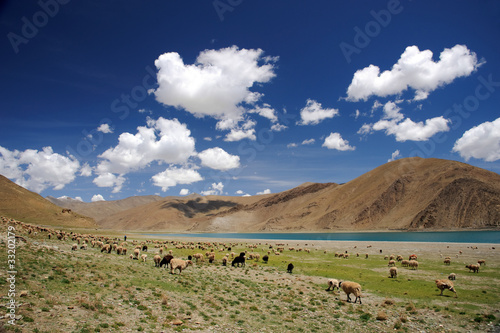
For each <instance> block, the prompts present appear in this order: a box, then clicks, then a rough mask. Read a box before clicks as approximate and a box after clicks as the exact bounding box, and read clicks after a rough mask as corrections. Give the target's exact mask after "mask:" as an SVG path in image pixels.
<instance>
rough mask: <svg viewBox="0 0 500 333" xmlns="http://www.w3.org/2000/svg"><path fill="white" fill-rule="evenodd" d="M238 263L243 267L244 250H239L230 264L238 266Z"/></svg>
mask: <svg viewBox="0 0 500 333" xmlns="http://www.w3.org/2000/svg"><path fill="white" fill-rule="evenodd" d="M240 264H241V267H245V252H241V253H240V256H239V257H236V258H234V259H233V262H232V263H231V266H233V267H236V265H238V267H240Z"/></svg>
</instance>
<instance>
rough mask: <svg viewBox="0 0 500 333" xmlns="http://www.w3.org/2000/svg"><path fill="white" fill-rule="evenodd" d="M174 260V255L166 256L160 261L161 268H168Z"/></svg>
mask: <svg viewBox="0 0 500 333" xmlns="http://www.w3.org/2000/svg"><path fill="white" fill-rule="evenodd" d="M173 258H174V256H173V255H171V254H167V255H166V256H164V257H163V259H162V260H161V261H160V268H161V267H162V266H163V265H165V267H168V265H169V264H170V260H172V259H173Z"/></svg>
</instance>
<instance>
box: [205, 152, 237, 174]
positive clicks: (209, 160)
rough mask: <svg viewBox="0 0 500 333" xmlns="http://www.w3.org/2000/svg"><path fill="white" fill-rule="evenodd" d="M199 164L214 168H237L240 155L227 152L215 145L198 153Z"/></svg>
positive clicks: (223, 169)
mask: <svg viewBox="0 0 500 333" xmlns="http://www.w3.org/2000/svg"><path fill="white" fill-rule="evenodd" d="M198 157H199V158H200V160H201V165H203V166H206V167H209V168H212V169H215V170H222V171H225V170H229V169H235V168H239V166H240V157H239V156H236V155H231V154H229V153H227V152H226V151H225V150H224V149H222V148H219V147H215V148H209V149H206V150H204V151H202V152H201V153H199V154H198Z"/></svg>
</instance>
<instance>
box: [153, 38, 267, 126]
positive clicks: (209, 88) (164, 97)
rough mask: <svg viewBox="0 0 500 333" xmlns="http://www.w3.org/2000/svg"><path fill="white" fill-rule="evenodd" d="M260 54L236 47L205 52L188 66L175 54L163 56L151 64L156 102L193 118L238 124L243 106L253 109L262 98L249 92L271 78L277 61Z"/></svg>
mask: <svg viewBox="0 0 500 333" xmlns="http://www.w3.org/2000/svg"><path fill="white" fill-rule="evenodd" d="M263 53H264V52H263V51H262V50H261V49H256V50H255V49H250V50H248V49H239V48H238V47H237V46H232V47H228V48H224V49H220V50H205V51H203V52H201V53H200V54H199V55H198V58H197V59H196V62H195V63H194V64H191V65H190V64H185V63H184V61H183V60H182V58H181V56H180V55H179V54H178V53H176V52H170V53H164V54H162V55H161V56H159V57H158V59H157V60H156V61H155V66H156V67H157V69H158V74H157V80H158V85H159V87H158V88H157V89H156V90H155V91H154V94H155V96H156V99H157V101H159V102H160V103H163V104H165V105H171V106H175V107H178V108H183V109H184V110H186V111H187V112H190V113H192V114H193V115H195V116H197V117H203V116H210V117H213V118H216V119H233V120H239V119H241V117H242V116H243V114H244V113H245V112H246V110H247V109H246V108H245V107H244V106H243V105H244V104H247V105H253V104H255V103H256V102H257V101H258V100H260V98H261V96H262V95H261V94H260V93H258V92H253V91H250V88H251V87H252V86H254V85H255V84H256V83H265V82H269V81H270V80H271V79H272V78H273V77H274V76H275V73H274V64H273V63H274V62H275V61H276V60H277V58H272V57H263V56H262V55H263Z"/></svg>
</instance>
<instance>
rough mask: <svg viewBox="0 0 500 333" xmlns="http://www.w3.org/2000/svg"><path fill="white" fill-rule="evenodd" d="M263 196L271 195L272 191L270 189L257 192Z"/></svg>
mask: <svg viewBox="0 0 500 333" xmlns="http://www.w3.org/2000/svg"><path fill="white" fill-rule="evenodd" d="M261 194H271V190H270V189H265V190H264V191H262V192H257V195H261Z"/></svg>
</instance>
